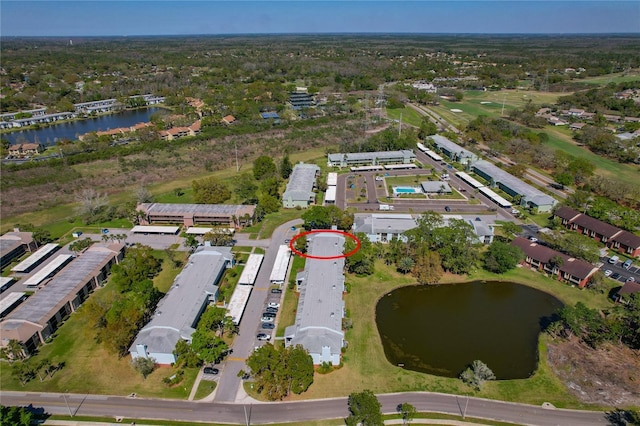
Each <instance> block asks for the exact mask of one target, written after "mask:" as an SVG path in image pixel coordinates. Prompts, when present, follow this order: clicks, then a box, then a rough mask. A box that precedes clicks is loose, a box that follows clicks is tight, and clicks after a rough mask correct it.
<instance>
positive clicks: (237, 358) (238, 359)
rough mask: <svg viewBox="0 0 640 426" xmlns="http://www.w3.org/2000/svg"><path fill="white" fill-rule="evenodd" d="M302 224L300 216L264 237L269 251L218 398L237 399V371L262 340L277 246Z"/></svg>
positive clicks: (222, 368)
mask: <svg viewBox="0 0 640 426" xmlns="http://www.w3.org/2000/svg"><path fill="white" fill-rule="evenodd" d="M300 224H302V220H300V219H295V220H292V221H289V222H287V223H285V224H283V225H281V226H279V227H278V228H276V230H275V231H274V232H273V234H272V236H271V239H270V240H261V241H263V242H268V245H266V252H265V255H264V259H263V260H262V265H261V266H260V271H259V272H258V276H257V277H256V281H255V284H254V285H253V290H252V291H251V296H250V297H249V301H248V302H247V306H246V308H245V311H244V314H243V316H242V319H241V321H240V332H239V334H238V335H237V336H236V337H235V338H234V341H233V347H232V349H233V353H232V354H231V355H230V356H229V357H227V359H226V360H225V361H224V363H223V364H222V365H221V366H220V378H219V379H218V386H217V388H216V394H215V397H214V400H215V401H216V402H234V401H236V399H237V396H238V391H239V390H240V387H241V386H242V379H241V378H239V377H238V372H239V371H240V370H246V369H247V368H246V365H245V361H246V359H247V357H248V356H249V355H250V354H251V352H252V351H253V350H254V349H255V347H256V346H258V345H261V344H262V343H259V342H258V341H257V340H256V334H257V333H258V332H263V331H264V330H259V327H260V318H261V316H262V312H264V307H265V302H266V301H267V299H268V298H269V297H270V296H271V293H270V291H269V288H270V287H271V283H270V281H269V278H270V275H271V270H272V269H273V264H274V262H275V260H276V256H277V254H278V248H279V247H280V245H282V244H284V240H285V239H291V238H292V237H293V235H294V234H295V233H296V232H297V231H291V227H292V226H296V225H300ZM236 240H237V241H238V245H244V244H247V241H251V240H247V241H245V238H244V237H243V236H242V234H236ZM254 241H256V240H254ZM263 247H265V245H263ZM274 296H275V295H274ZM264 332H265V333H268V334H271V335H272V336H273V335H275V329H274V330H267V331H264ZM272 339H273V337H272Z"/></svg>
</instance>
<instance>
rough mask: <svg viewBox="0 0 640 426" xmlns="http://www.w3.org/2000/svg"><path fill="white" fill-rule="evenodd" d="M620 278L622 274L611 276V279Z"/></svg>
mask: <svg viewBox="0 0 640 426" xmlns="http://www.w3.org/2000/svg"><path fill="white" fill-rule="evenodd" d="M619 278H620V274H619V273H617V272H616V273H615V274H613V275H611V279H614V280H618V279H619Z"/></svg>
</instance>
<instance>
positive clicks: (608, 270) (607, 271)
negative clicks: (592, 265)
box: [604, 269, 613, 277]
mask: <svg viewBox="0 0 640 426" xmlns="http://www.w3.org/2000/svg"><path fill="white" fill-rule="evenodd" d="M611 274H613V271H612V270H611V269H607V270H606V271H604V276H605V277H610V276H611Z"/></svg>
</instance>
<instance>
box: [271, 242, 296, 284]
mask: <svg viewBox="0 0 640 426" xmlns="http://www.w3.org/2000/svg"><path fill="white" fill-rule="evenodd" d="M290 259H291V249H290V248H289V246H288V245H286V244H283V245H281V246H280V247H279V248H278V254H277V255H276V260H275V262H274V263H273V269H272V270H271V276H270V277H269V281H271V283H272V284H284V281H285V280H286V279H287V270H288V269H289V260H290Z"/></svg>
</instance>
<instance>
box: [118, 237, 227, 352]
mask: <svg viewBox="0 0 640 426" xmlns="http://www.w3.org/2000/svg"><path fill="white" fill-rule="evenodd" d="M232 259H233V254H232V253H231V248H229V247H201V248H199V249H198V250H197V251H196V252H195V253H194V254H192V255H191V256H190V257H189V261H188V262H187V265H186V266H185V267H184V269H183V270H182V272H180V274H178V276H177V277H176V279H175V280H174V282H173V285H172V286H171V288H170V289H169V291H168V292H167V294H166V295H165V296H164V297H163V298H162V300H161V301H160V302H159V303H158V306H157V308H156V311H155V313H154V315H153V318H152V319H151V321H149V323H148V324H147V325H145V326H144V328H143V329H142V330H140V333H138V336H137V337H136V339H135V341H134V342H133V344H132V345H131V349H130V350H131V351H135V350H136V345H139V344H141V345H146V346H147V351H148V352H149V353H171V352H172V351H173V349H174V348H175V344H176V343H177V342H178V339H180V338H182V339H189V338H190V337H191V334H193V332H194V331H195V329H194V327H195V325H196V322H197V321H198V319H199V316H200V314H201V312H202V308H203V306H204V304H205V303H207V301H208V296H209V295H215V294H216V293H217V291H218V286H217V284H218V279H219V278H220V276H221V275H222V272H223V271H224V269H225V267H226V264H227V262H228V261H231V260H232Z"/></svg>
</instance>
